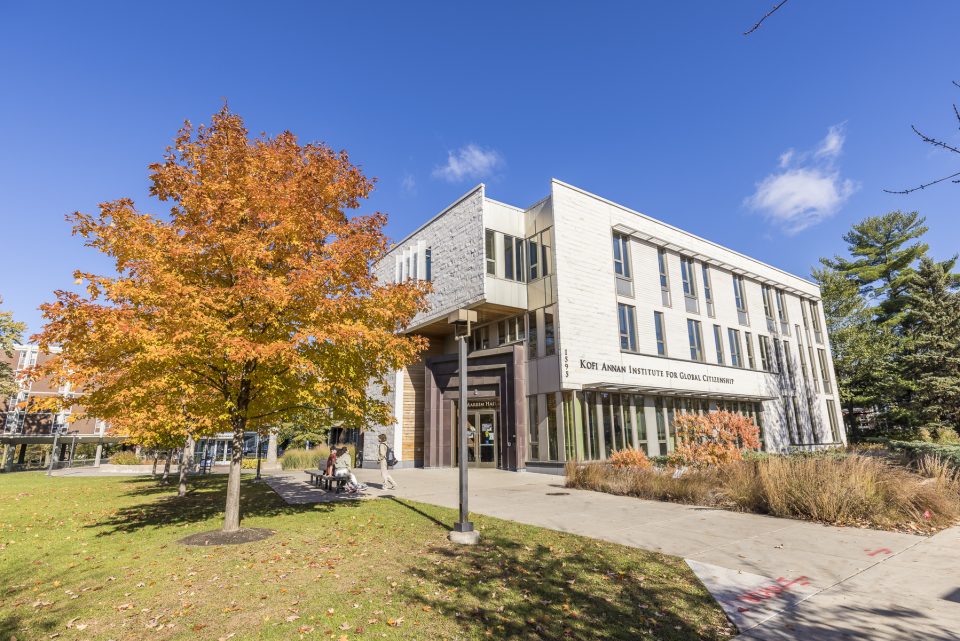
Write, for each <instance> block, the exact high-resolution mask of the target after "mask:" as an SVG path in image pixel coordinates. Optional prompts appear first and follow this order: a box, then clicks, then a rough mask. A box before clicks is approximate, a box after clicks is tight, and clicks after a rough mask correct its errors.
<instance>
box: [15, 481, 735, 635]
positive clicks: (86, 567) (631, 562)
mask: <svg viewBox="0 0 960 641" xmlns="http://www.w3.org/2000/svg"><path fill="white" fill-rule="evenodd" d="M225 481H226V479H225V477H222V476H214V477H203V478H200V479H197V480H196V482H195V485H194V489H193V492H192V493H191V494H190V495H188V496H187V497H186V498H184V499H178V498H177V497H176V493H175V489H174V488H169V487H160V486H158V485H157V484H156V482H155V481H153V480H151V479H146V478H80V477H72V478H69V477H68V478H47V477H46V476H44V475H43V474H42V473H32V472H30V473H19V474H5V475H0V640H6V639H12V638H16V639H18V640H19V641H25V640H27V639H49V638H56V639H104V640H105V639H115V640H117V641H121V640H122V641H127V640H132V639H151V640H166V639H212V640H220V639H224V640H225V639H235V640H239V639H284V640H287V639H298V638H302V639H335V640H337V641H344V640H354V639H450V640H453V639H517V640H519V639H524V640H527V639H583V640H587V639H642V638H650V639H677V640H680V639H684V640H687V639H726V638H728V637H730V636H731V634H732V629H731V628H730V626H729V625H728V624H727V622H726V619H725V618H724V616H723V614H722V612H721V611H720V609H719V607H718V606H717V605H716V604H715V603H714V602H713V600H712V599H711V598H710V596H709V595H708V593H707V592H706V590H705V589H704V588H703V587H702V586H701V585H700V583H699V582H698V581H697V580H696V578H695V577H694V576H693V574H692V573H691V572H690V571H689V569H688V568H687V567H686V565H685V564H684V563H683V561H682V560H680V559H677V558H673V557H666V556H662V555H658V554H652V553H648V552H643V551H640V550H635V549H631V548H626V547H621V546H618V545H612V544H608V543H602V542H598V541H593V540H590V539H586V538H582V537H577V536H573V535H569V534H562V533H558V532H553V531H550V530H543V529H540V528H535V527H531V526H526V525H520V524H516V523H511V522H507V521H501V520H498V519H492V518H484V517H477V518H476V524H477V526H478V527H479V529H480V531H481V535H482V542H481V545H479V546H477V547H476V548H462V547H455V546H453V545H451V544H450V543H448V542H447V540H446V533H447V530H448V529H449V527H450V524H451V523H452V522H453V520H454V519H455V513H454V512H453V511H452V510H447V509H442V508H436V507H432V506H428V505H422V504H416V503H410V502H405V501H399V500H388V499H381V500H375V501H362V502H345V503H339V504H336V505H320V506H288V505H286V504H285V503H284V502H283V501H281V500H280V498H279V497H277V496H276V494H274V493H273V491H272V490H270V489H269V487H267V486H266V485H257V484H255V483H253V482H252V481H244V487H243V495H244V498H243V513H244V515H245V517H244V525H246V526H250V527H265V528H271V529H273V530H276V535H275V536H273V537H271V538H269V539H266V540H264V541H260V542H257V543H251V544H247V545H239V546H223V547H208V548H199V547H185V546H182V545H180V544H178V543H177V540H178V539H180V538H182V537H184V536H186V535H188V534H191V533H195V532H202V531H205V530H211V529H215V528H217V527H219V525H220V518H221V517H222V513H221V510H222V508H223V497H224V491H225Z"/></svg>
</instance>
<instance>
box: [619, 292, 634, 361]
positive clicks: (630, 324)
mask: <svg viewBox="0 0 960 641" xmlns="http://www.w3.org/2000/svg"><path fill="white" fill-rule="evenodd" d="M617 318H618V320H619V323H620V349H622V350H626V351H629V352H635V351H637V318H636V309H635V308H634V307H633V306H632V305H624V304H623V303H617Z"/></svg>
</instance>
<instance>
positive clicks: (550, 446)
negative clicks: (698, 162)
mask: <svg viewBox="0 0 960 641" xmlns="http://www.w3.org/2000/svg"><path fill="white" fill-rule="evenodd" d="M559 444H560V439H559V436H558V435H557V395H556V394H547V454H548V456H549V457H550V458H549V460H551V461H559V460H560V445H559Z"/></svg>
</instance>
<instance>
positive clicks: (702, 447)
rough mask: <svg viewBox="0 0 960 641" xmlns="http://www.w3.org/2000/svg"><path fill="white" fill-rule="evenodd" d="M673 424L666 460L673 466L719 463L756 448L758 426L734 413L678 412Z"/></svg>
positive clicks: (727, 461) (735, 458)
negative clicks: (672, 444)
mask: <svg viewBox="0 0 960 641" xmlns="http://www.w3.org/2000/svg"><path fill="white" fill-rule="evenodd" d="M673 425H674V429H675V430H676V435H677V445H676V448H675V449H674V450H673V452H672V453H671V454H670V462H671V463H673V464H674V465H690V466H693V467H703V466H707V465H723V464H724V463H731V462H733V461H739V460H742V459H743V450H758V449H760V430H759V428H757V426H756V425H754V423H753V421H752V420H750V419H749V418H747V417H746V416H742V415H741V414H737V413H735V412H728V411H725V410H721V411H718V412H710V413H709V414H706V415H700V414H678V415H677V416H676V417H675V418H674V421H673Z"/></svg>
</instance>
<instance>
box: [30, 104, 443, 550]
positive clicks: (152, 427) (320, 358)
mask: <svg viewBox="0 0 960 641" xmlns="http://www.w3.org/2000/svg"><path fill="white" fill-rule="evenodd" d="M150 180H151V187H150V193H151V195H153V196H155V197H156V198H158V199H159V200H160V201H162V202H165V203H168V204H169V206H170V210H169V213H168V214H167V215H166V216H154V215H150V214H146V213H141V212H140V211H138V210H137V209H136V208H135V206H134V203H133V202H132V201H131V200H129V199H120V200H115V201H112V202H107V203H104V204H102V205H100V212H99V214H97V215H87V214H82V213H79V212H78V213H75V214H72V215H71V216H69V217H68V219H69V220H71V221H72V223H73V229H74V233H75V234H78V235H80V236H81V237H83V238H84V239H85V241H86V244H87V245H88V246H90V247H93V248H96V249H97V250H99V251H100V252H102V253H104V254H106V255H107V256H110V257H111V258H112V260H113V261H114V265H115V272H116V273H115V274H114V275H97V274H92V273H85V272H79V271H78V272H77V273H76V278H77V280H78V282H79V283H84V284H85V285H86V287H85V292H84V293H75V292H70V291H57V292H56V300H55V302H52V303H47V304H45V305H43V307H42V310H43V314H44V318H45V320H46V323H45V325H44V328H43V331H42V332H41V334H39V335H38V336H37V338H38V340H39V341H40V343H41V345H42V346H43V347H45V348H46V347H47V346H49V345H53V344H57V345H60V346H61V348H62V351H61V353H60V355H59V356H58V357H57V358H56V359H54V360H53V361H51V365H50V367H51V369H54V370H55V371H56V373H57V375H58V376H59V377H60V378H61V379H62V380H66V381H69V382H71V383H72V385H73V387H74V389H76V390H78V391H80V392H82V393H83V394H84V400H83V404H84V405H85V406H86V408H87V411H88V413H89V414H91V415H94V416H98V417H100V418H103V419H105V420H107V421H110V423H111V424H112V426H114V428H116V429H126V430H128V431H136V432H139V433H141V435H142V436H144V437H146V436H154V437H157V439H159V440H164V437H165V436H167V435H169V434H170V433H173V434H174V435H175V434H177V433H178V431H182V432H184V433H186V432H187V431H189V433H191V434H192V435H202V434H210V433H214V432H223V431H229V432H231V433H232V435H233V440H232V444H233V454H232V458H231V461H230V474H229V481H228V486H227V501H226V510H225V518H224V525H223V529H224V531H228V532H229V531H235V530H237V529H238V528H239V524H240V469H241V461H242V457H243V437H244V432H246V431H249V430H254V429H263V427H264V426H267V425H271V424H277V423H279V422H281V421H283V420H284V419H285V418H288V417H291V416H303V414H304V412H308V413H310V412H312V413H314V414H318V413H324V414H327V413H329V414H332V415H333V416H335V417H336V418H337V419H338V420H342V421H344V423H346V424H349V425H354V426H358V427H363V426H366V425H370V424H383V423H388V422H390V420H391V417H390V411H389V408H388V407H387V406H386V405H385V404H384V403H383V402H382V401H379V400H377V399H376V398H375V397H374V396H373V395H372V394H370V393H369V391H370V390H374V391H375V390H377V389H380V390H381V391H382V390H384V389H385V388H386V386H387V385H388V374H389V372H390V371H391V370H393V369H396V368H398V367H401V366H403V365H405V364H408V363H410V362H412V361H413V360H414V359H415V358H416V355H417V354H418V352H419V351H420V350H422V349H423V347H424V344H423V341H422V340H421V339H419V338H416V337H408V336H404V335H402V334H400V333H398V331H397V330H398V329H400V328H402V327H403V326H405V325H406V324H408V323H409V322H410V320H411V319H412V318H413V317H414V315H416V313H417V312H418V311H421V310H422V309H424V308H425V305H426V303H425V300H424V295H425V293H426V291H425V288H424V287H423V286H421V285H418V284H416V283H412V282H411V283H400V284H395V283H384V282H381V281H378V280H377V279H376V278H375V277H374V276H373V274H372V271H371V265H372V263H373V262H374V261H376V260H377V259H378V258H380V257H381V256H382V255H383V254H384V253H385V251H386V250H387V248H388V246H387V239H386V237H385V235H384V233H383V227H384V224H385V222H386V217H385V216H384V215H383V214H380V213H376V214H372V215H364V216H361V215H354V216H348V215H347V212H348V211H349V210H353V209H356V208H358V207H359V206H360V203H361V201H362V200H363V199H364V198H366V197H367V196H368V194H369V193H370V191H371V189H372V188H373V182H372V180H370V179H368V178H366V177H365V176H364V175H363V173H362V172H361V171H360V169H359V168H358V167H356V166H354V165H353V164H351V163H350V161H349V160H348V157H347V154H346V153H345V152H343V151H340V152H337V151H334V150H332V149H330V148H329V147H327V146H325V145H322V144H315V143H311V144H304V145H301V144H299V143H298V141H297V139H296V137H295V136H294V135H293V134H291V133H289V132H285V133H282V134H279V135H277V136H276V137H273V138H269V137H266V136H262V137H259V138H256V139H251V138H250V136H249V135H248V132H247V130H246V128H245V127H244V124H243V121H242V119H241V118H240V117H239V116H237V115H236V114H233V113H231V112H230V111H229V110H228V109H227V108H224V109H223V110H221V111H220V112H219V113H217V114H216V115H214V116H213V118H212V122H211V124H210V125H209V126H202V125H201V126H199V127H196V128H194V127H193V126H191V125H190V123H189V122H188V123H186V124H185V125H184V127H183V128H182V129H181V130H180V132H179V134H178V136H177V137H176V139H175V142H174V144H173V145H172V146H171V147H170V148H168V150H167V152H166V154H165V155H164V159H163V162H160V163H156V164H153V165H151V166H150ZM144 433H146V434H144Z"/></svg>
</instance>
